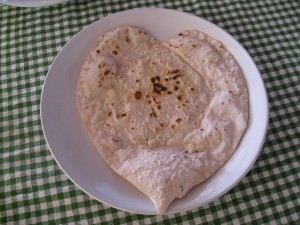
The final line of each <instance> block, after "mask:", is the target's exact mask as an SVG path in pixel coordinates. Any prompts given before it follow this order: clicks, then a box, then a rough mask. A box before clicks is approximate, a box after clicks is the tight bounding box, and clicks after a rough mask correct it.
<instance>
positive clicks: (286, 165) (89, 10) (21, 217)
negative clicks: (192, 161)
mask: <svg viewBox="0 0 300 225" xmlns="http://www.w3.org/2000/svg"><path fill="white" fill-rule="evenodd" d="M138 7H161V8H172V9H177V10H181V11H186V12H189V13H192V14H195V15H198V16H200V17H202V18H205V19H207V20H209V21H211V22H213V23H215V24H216V25H218V26H220V27H221V28H223V29H224V30H226V31H227V32H229V33H230V34H231V35H233V36H234V37H235V38H236V39H237V40H238V41H239V42H240V43H241V44H242V45H243V46H244V47H245V48H246V49H247V50H248V51H249V53H250V55H251V56H252V57H253V59H254V61H255V63H256V64H257V66H258V68H259V70H260V72H261V74H262V77H263V80H264V82H265V85H266V88H267V92H268V97H269V101H270V125H269V129H268V133H267V137H266V141H265V144H264V147H263V149H262V152H261V154H260V156H259V158H258V160H257V162H256V163H255V164H254V167H253V168H252V169H251V170H250V172H249V173H248V174H247V176H246V177H245V178H243V179H242V181H241V182H240V183H239V184H238V185H237V186H236V187H234V188H233V189H232V190H231V191H230V192H229V193H227V194H225V195H224V196H222V197H220V198H219V199H217V200H215V201H213V202H211V203H210V204H208V205H206V206H204V207H201V208H197V209H195V210H192V211H188V212H183V213H177V214H173V215H165V216H146V215H136V214H131V213H127V212H124V211H121V210H117V209H114V208H111V207H109V206H107V205H104V204H102V203H100V202H98V201H96V200H93V199H92V198H91V197H89V196H88V195H86V194H84V193H83V192H82V191H80V190H79V188H78V187H77V186H75V185H74V184H73V183H72V182H71V181H70V180H69V179H68V178H67V177H66V176H65V175H64V173H63V172H62V171H61V170H60V168H59V167H58V165H57V164H56V162H55V161H54V159H53V157H52V155H51V154H50V151H49V149H48V147H47V145H46V141H45V139H44V137H43V132H42V128H41V122H40V116H39V105H40V96H41V90H42V85H43V82H44V80H45V77H46V74H47V71H48V69H49V66H50V64H51V62H52V61H53V59H54V57H55V56H56V55H57V54H58V52H59V51H60V49H61V48H62V47H63V46H64V45H65V43H66V42H67V41H68V40H69V39H70V38H71V37H72V36H73V35H74V34H76V33H77V32H78V31H80V30H81V29H82V28H83V27H85V26H87V25H89V24H90V23H92V22H94V21H96V20H98V19H100V18H102V17H104V16H106V15H108V14H111V13H115V12H118V11H123V10H126V9H132V8H138ZM0 46H1V47H0V104H1V107H0V224H99V223H103V224H176V223H178V224H182V223H184V224H251V223H252V224H300V222H299V220H300V219H299V215H300V192H299V186H300V179H299V175H300V166H299V164H300V156H299V155H300V143H299V140H300V121H299V118H300V110H299V108H300V101H299V97H300V81H299V77H300V1H297V0H294V1H292V0H291V1H284V0H274V1H271V0H269V1H258V0H256V1H250V0H249V1H246V0H243V1H225V0H224V1H223V0H219V1H204V0H203V1H202V0H190V1H188V0H183V1H180V0H147V1H146V0H140V1H117V0H99V1H92V0H87V1H83V0H82V1H75V0H73V1H72V0H71V1H69V2H67V3H63V4H59V5H54V6H49V7H43V8H18V7H11V6H7V5H2V4H1V5H0Z"/></svg>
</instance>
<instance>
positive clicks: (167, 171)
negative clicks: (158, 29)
mask: <svg viewBox="0 0 300 225" xmlns="http://www.w3.org/2000/svg"><path fill="white" fill-rule="evenodd" d="M187 36H188V35H186V37H185V38H188V37H187ZM180 38H183V37H180ZM193 38H195V39H196V40H198V39H197V38H198V37H193ZM174 41H176V42H177V41H179V40H177V39H174V40H170V42H169V44H171V45H172V43H173V42H174ZM199 41H200V40H199ZM187 43H188V42H187ZM169 44H161V43H160V42H159V41H158V40H156V39H155V38H154V37H152V36H150V35H148V34H147V33H146V32H145V31H143V30H142V29H139V28H135V27H129V26H125V27H121V28H118V29H115V30H113V31H111V32H107V33H105V34H102V35H101V36H100V37H99V39H98V41H97V43H96V44H95V46H94V48H93V49H92V51H91V53H90V55H89V56H88V58H87V59H86V61H85V63H84V65H83V66H82V70H81V74H80V79H79V83H78V89H77V104H78V109H79V112H80V115H81V119H82V122H83V124H84V126H85V128H86V130H87V132H88V134H89V136H90V137H91V139H92V141H93V143H94V145H95V146H96V148H97V150H98V151H99V153H100V154H101V156H102V158H103V159H104V161H105V162H106V163H107V164H108V165H109V166H110V167H111V168H112V169H113V170H114V171H115V172H116V173H118V174H119V175H120V176H122V177H124V178H125V179H126V180H128V181H129V182H131V183H132V184H133V185H134V186H135V187H137V188H138V189H139V190H140V191H142V192H143V193H145V194H146V195H147V196H148V197H149V198H150V199H151V200H152V201H153V203H154V205H155V207H156V209H157V212H158V213H159V214H162V213H164V212H165V210H166V209H167V207H168V206H169V204H170V203H171V202H172V201H173V200H174V199H175V198H181V197H183V196H184V195H185V194H186V193H187V192H188V191H189V190H190V189H191V188H192V187H193V186H195V185H196V184H198V183H200V182H202V181H204V180H205V179H207V178H208V177H209V176H210V175H212V174H213V173H214V172H215V171H216V170H217V169H218V168H220V166H222V165H223V164H224V163H225V161H226V160H227V159H228V158H229V157H230V155H231V154H232V153H233V152H234V149H235V148H236V146H237V144H238V142H239V140H240V138H241V136H242V134H243V132H244V130H245V128H246V126H247V119H248V105H247V104H248V103H247V88H246V86H244V87H241V88H240V89H239V90H237V89H236V88H235V86H232V85H231V84H230V85H229V86H226V85H223V86H222V85H221V83H220V84H217V83H216V82H214V79H213V78H212V77H211V76H209V75H207V73H205V71H207V70H206V69H202V70H199V68H197V67H196V66H195V65H197V63H195V65H194V64H193V63H191V62H190V61H189V60H188V59H189V58H193V57H194V55H196V52H194V53H193V54H191V55H188V54H187V53H186V52H185V51H180V50H178V51H175V50H174V49H173V48H172V46H170V45H169ZM183 46H184V44H183V45H182V48H181V49H182V50H183V49H185V48H188V46H186V47H183ZM211 48H214V47H211ZM198 50H199V51H202V49H201V48H200V49H198ZM215 52H216V53H215V54H219V55H221V56H220V57H221V58H222V57H223V59H220V60H219V61H218V62H216V63H217V64H218V65H223V64H222V63H223V62H224V61H226V60H227V59H228V57H224V56H223V55H222V54H220V53H219V52H218V51H215ZM182 54H185V55H186V57H183V55H182ZM197 54H200V52H199V53H197ZM233 61H234V60H233ZM234 62H235V61H234ZM225 64H227V62H225ZM234 65H237V64H234ZM208 68H210V67H208ZM228 68H230V65H229V66H228ZM223 73H224V72H223ZM219 76H222V75H221V74H220V75H219ZM223 76H226V77H228V79H229V78H230V77H231V75H230V74H227V72H226V73H225V74H223ZM240 76H242V74H238V75H237V77H240ZM241 79H242V78H241ZM233 82H235V81H234V79H233Z"/></svg>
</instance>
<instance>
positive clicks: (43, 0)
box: [0, 0, 69, 7]
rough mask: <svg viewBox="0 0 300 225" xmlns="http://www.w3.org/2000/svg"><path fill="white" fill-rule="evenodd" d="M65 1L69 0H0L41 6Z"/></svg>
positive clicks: (21, 5)
mask: <svg viewBox="0 0 300 225" xmlns="http://www.w3.org/2000/svg"><path fill="white" fill-rule="evenodd" d="M67 1H69V0H0V3H3V4H6V5H11V6H19V7H41V6H47V5H55V4H59V3H62V2H67Z"/></svg>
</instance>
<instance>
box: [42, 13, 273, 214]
mask: <svg viewBox="0 0 300 225" xmlns="http://www.w3.org/2000/svg"><path fill="white" fill-rule="evenodd" d="M135 11H161V12H168V13H174V14H182V15H183V16H190V17H193V18H195V19H197V20H202V22H205V23H207V24H209V25H210V26H213V27H214V29H217V30H219V31H220V32H223V33H225V34H226V35H227V36H228V37H229V38H231V39H233V40H234V41H235V44H237V45H238V46H239V48H240V49H241V50H242V51H243V52H244V54H246V55H247V57H248V59H250V60H251V62H252V64H253V66H254V67H255V69H256V72H257V73H258V74H259V77H258V78H259V80H260V82H261V84H262V87H263V89H261V90H260V91H262V92H263V93H264V96H263V102H264V103H265V106H266V108H265V110H266V111H265V115H264V116H265V120H264V122H265V123H264V124H263V129H264V135H263V136H262V137H261V141H260V146H259V149H258V150H257V151H256V154H255V156H254V157H253V160H252V162H251V164H249V166H248V168H247V169H246V170H245V171H244V172H243V174H242V175H241V176H240V177H239V178H238V179H236V180H235V182H233V183H232V184H231V185H230V186H228V187H227V188H226V189H224V190H223V191H221V192H219V194H218V195H216V196H213V197H211V198H210V199H208V200H207V201H206V202H204V203H202V204H200V205H198V206H196V207H190V208H189V209H183V210H177V211H171V212H169V211H167V212H165V213H164V215H168V214H174V213H180V212H183V211H187V210H192V209H195V208H197V207H203V206H204V205H206V204H208V203H210V202H212V201H213V200H216V199H218V198H219V197H220V196H222V195H224V194H225V193H227V192H228V191H229V190H231V189H232V188H233V187H234V186H236V185H237V184H238V183H239V182H240V181H241V180H242V179H243V178H244V177H245V175H246V174H247V173H248V172H249V170H250V169H251V168H252V167H253V165H254V163H255V162H256V161H257V158H258V156H259V155H260V153H261V150H262V147H263V144H264V142H265V138H266V134H267V131H268V123H269V102H268V95H267V91H266V86H265V84H264V81H263V78H262V76H261V73H260V71H259V69H258V67H257V65H256V64H255V62H254V60H253V58H252V57H251V55H250V54H249V53H248V51H247V50H246V49H245V48H244V47H243V46H242V45H241V44H240V43H239V42H238V41H237V40H236V39H235V38H234V37H233V36H232V35H230V34H229V33H228V32H227V31H225V30H223V29H222V28H220V27H219V26H217V25H216V24H213V23H212V22H210V21H208V20H206V19H204V18H202V17H200V16H197V15H194V14H191V13H187V12H183V11H179V10H173V9H166V8H156V7H155V8H135V9H129V10H124V11H120V12H117V13H113V14H110V15H107V16H104V17H102V18H100V19H98V20H96V21H94V22H93V23H90V24H88V25H86V26H85V27H84V28H83V29H82V30H80V31H79V32H77V33H76V34H74V35H73V36H72V38H71V39H70V40H69V41H68V42H67V43H66V44H65V45H64V46H63V48H62V49H61V50H60V51H59V52H58V54H57V55H56V57H55V58H54V60H53V62H52V63H51V66H50V67H49V70H48V73H47V75H46V78H45V81H44V84H43V87H42V93H41V102H40V118H41V126H42V130H43V133H44V137H45V140H46V142H47V146H48V148H49V150H50V152H51V154H52V156H53V157H54V159H55V161H56V163H57V164H58V165H59V167H60V169H61V170H62V171H63V172H64V174H65V175H66V176H67V177H68V178H69V179H70V180H71V181H72V182H73V183H74V184H75V185H76V186H77V187H79V188H80V190H81V191H83V192H84V193H86V194H87V195H88V196H91V197H92V198H93V199H95V200H97V201H99V202H101V203H104V204H106V205H108V206H110V207H113V208H117V209H120V210H123V211H126V212H129V213H135V214H143V215H158V214H157V213H151V212H150V213H147V212H144V211H130V210H128V209H126V208H123V207H120V206H118V205H115V204H112V203H110V202H107V201H105V200H103V199H100V198H99V197H97V196H95V195H93V194H92V193H89V192H88V191H87V190H85V189H84V188H83V187H82V186H81V185H80V184H79V183H78V182H76V181H75V180H74V179H73V177H72V176H71V175H70V174H69V173H68V172H67V171H66V170H65V169H64V167H63V166H62V165H61V163H60V160H59V159H57V157H56V156H55V154H54V152H53V150H52V148H51V147H50V144H49V141H48V138H47V134H46V132H45V121H44V120H43V113H44V112H43V106H44V105H43V104H44V101H45V100H44V98H45V97H44V88H45V86H46V82H47V79H48V77H49V76H48V75H49V74H50V72H51V68H52V66H53V65H54V64H55V63H56V61H57V58H58V57H59V55H60V54H61V52H63V51H64V49H65V48H67V47H68V45H69V43H70V42H71V41H72V40H74V39H75V38H76V36H78V35H79V34H80V33H85V32H86V30H87V29H88V28H89V27H91V26H95V25H96V24H97V23H101V22H105V20H109V19H110V18H111V17H115V16H122V14H128V13H134V12H135ZM202 32H203V31H202ZM237 62H239V61H238V60H237ZM249 102H250V101H249ZM249 111H250V109H249ZM249 116H250V117H251V115H249ZM247 130H248V127H247ZM247 130H246V131H245V133H246V132H247ZM245 133H244V134H243V137H242V139H241V140H240V142H241V141H242V140H243V138H244V135H245ZM240 142H239V145H240ZM239 145H238V146H237V148H236V149H238V147H239ZM231 157H232V156H231ZM231 157H230V158H231ZM224 165H225V164H224ZM224 165H222V167H223V166H224ZM222 167H221V168H222ZM221 168H220V169H221Z"/></svg>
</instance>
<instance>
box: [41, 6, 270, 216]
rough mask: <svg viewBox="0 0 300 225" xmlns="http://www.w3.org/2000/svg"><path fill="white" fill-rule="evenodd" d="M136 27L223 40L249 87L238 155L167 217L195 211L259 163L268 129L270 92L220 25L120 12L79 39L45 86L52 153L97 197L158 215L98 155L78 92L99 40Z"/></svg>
mask: <svg viewBox="0 0 300 225" xmlns="http://www.w3.org/2000/svg"><path fill="white" fill-rule="evenodd" d="M123 25H131V26H138V27H141V28H143V29H145V30H146V31H147V32H148V33H150V34H152V35H154V36H155V37H157V38H158V39H159V40H160V41H162V42H163V41H166V40H168V39H169V38H171V37H173V36H175V35H177V34H178V33H179V32H181V31H183V30H186V29H197V30H200V31H202V32H205V33H207V34H208V35H210V36H211V37H213V38H215V39H217V40H219V41H221V42H222V43H223V44H224V46H225V47H226V49H227V50H229V51H230V52H231V53H232V54H233V56H234V57H235V58H236V59H237V61H238V62H239V64H240V66H241V68H242V70H243V72H244V75H245V78H246V81H247V85H248V88H249V95H250V121H249V127H248V129H247V131H246V133H245V135H244V137H243V139H242V141H241V143H240V145H239V147H238V149H237V150H236V152H235V153H234V155H233V156H232V157H231V158H230V159H229V160H228V161H227V163H226V164H225V165H224V166H223V167H222V168H221V169H220V170H218V171H217V172H216V173H215V174H214V175H213V176H211V177H210V178H209V179H208V180H206V181H205V182H204V183H202V184H200V185H197V186H196V187H194V188H193V189H192V190H191V191H190V192H188V194H187V195H186V196H185V197H183V198H181V199H178V200H175V201H174V202H173V203H172V204H171V205H170V206H169V208H168V210H167V212H166V213H175V212H182V211H186V210H190V209H194V208H197V207H200V206H203V205H205V204H207V203H208V202H211V201H213V200H214V199H216V198H218V197H219V196H221V195H223V194H224V193H226V192H227V191H229V190H230V189H231V188H232V187H233V186H235V185H236V184H237V183H238V182H239V181H240V180H241V179H242V178H243V177H244V176H245V175H246V173H247V172H248V171H249V169H250V168H251V167H252V165H253V164H254V162H255V160H256V159H257V157H258V155H259V153H260V150H261V147H262V144H263V142H264V138H265V134H266V130H267V124H268V100H267V94H266V90H265V87H264V84H263V81H262V78H261V76H260V73H259V71H258V70H257V68H256V66H255V64H254V62H253V60H252V59H251V57H250V56H249V54H248V53H247V52H246V51H245V49H244V48H243V47H242V46H241V45H240V44H239V43H238V42H237V41H236V40H235V39H234V38H233V37H232V36H230V35H229V34H228V33H226V32H225V31H223V30H222V29H221V28H219V27H217V26H216V25H214V24H212V23H210V22H208V21H206V20H204V19H201V18H199V17H197V16H194V15H190V14H187V13H183V12H179V11H174V10H167V9H157V8H148V9H134V10H129V11H124V12H120V13H116V14H113V15H110V16H107V17H105V18H102V19H100V20H99V21H96V22H94V23H93V24H91V25H89V26H87V27H86V28H85V29H83V30H82V31H80V32H79V33H78V34H76V35H75V36H74V37H73V38H72V39H71V40H70V41H69V42H68V43H67V44H66V46H65V47H64V48H63V49H62V50H61V52H60V53H59V54H58V56H57V57H56V58H55V60H54V62H53V64H52V66H51V68H50V70H49V72H48V75H47V78H46V81H45V84H44V88H43V93H42V101H41V118H42V126H43V130H44V134H45V137H46V140H47V143H48V145H49V148H50V150H51V152H52V154H53V156H54V158H55V160H56V161H57V163H58V164H59V166H60V167H61V169H62V170H63V171H64V172H65V174H66V175H67V176H68V177H69V178H70V179H71V180H72V181H73V182H74V183H75V184H77V186H78V187H80V189H81V190H83V191H84V192H85V193H87V194H89V195H90V196H92V197H93V198H95V199H97V200H99V201H101V202H103V203H105V204H107V205H110V206H112V207H115V208H119V209H123V210H125V211H129V212H133V213H141V214H156V211H155V208H154V205H153V204H152V202H151V201H150V199H149V198H148V197H146V196H145V195H144V194H143V193H141V192H140V191H139V190H137V189H136V188H135V187H133V186H132V185H131V184H130V183H128V182H127V181H126V180H124V179H123V178H121V177H120V176H118V175H117V174H116V173H114V172H113V171H112V170H111V169H110V168H109V167H108V166H107V165H106V164H105V163H104V162H103V160H102V158H101V157H100V155H99V154H98V153H97V151H96V149H95V147H94V146H93V144H92V142H91V141H90V139H89V138H88V136H87V134H86V132H85V130H84V128H83V126H82V124H81V121H80V117H79V112H78V109H77V106H76V100H75V92H76V85H77V81H78V78H79V73H80V68H81V65H82V64H83V62H84V60H85V58H86V56H87V54H88V53H89V51H90V49H91V47H92V45H93V44H94V42H95V40H96V39H97V37H98V36H99V35H100V34H101V33H103V32H106V31H109V30H112V29H114V28H117V27H120V26H123Z"/></svg>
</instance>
